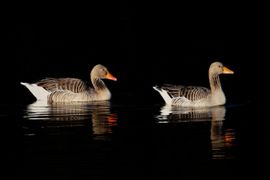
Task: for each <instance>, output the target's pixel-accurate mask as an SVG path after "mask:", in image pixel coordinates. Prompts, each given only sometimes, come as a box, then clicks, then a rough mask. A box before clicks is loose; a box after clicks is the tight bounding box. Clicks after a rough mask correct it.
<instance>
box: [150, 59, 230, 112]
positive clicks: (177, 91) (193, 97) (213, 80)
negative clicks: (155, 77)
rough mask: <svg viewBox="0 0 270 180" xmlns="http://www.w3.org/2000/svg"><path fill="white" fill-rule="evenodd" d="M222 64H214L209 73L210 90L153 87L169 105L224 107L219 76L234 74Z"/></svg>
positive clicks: (170, 85)
mask: <svg viewBox="0 0 270 180" xmlns="http://www.w3.org/2000/svg"><path fill="white" fill-rule="evenodd" d="M233 73H234V72H233V71H232V70H230V69H229V68H227V67H225V66H224V65H223V64H222V63H221V62H213V63H212V64H211V65H210V67H209V71H208V76H209V83H210V89H209V88H206V87H200V86H181V85H172V84H165V85H163V86H161V87H158V86H153V88H154V90H156V91H158V92H159V93H160V95H161V97H162V98H163V100H164V101H165V103H166V104H167V105H171V106H182V107H211V106H218V105H224V104H225V103H226V97H225V95H224V92H223V90H222V87H221V83H220V79H219V75H220V74H233Z"/></svg>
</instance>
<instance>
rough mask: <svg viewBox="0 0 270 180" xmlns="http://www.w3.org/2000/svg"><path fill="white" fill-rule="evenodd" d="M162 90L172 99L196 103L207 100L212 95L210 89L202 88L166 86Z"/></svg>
mask: <svg viewBox="0 0 270 180" xmlns="http://www.w3.org/2000/svg"><path fill="white" fill-rule="evenodd" d="M161 88H162V89H164V90H166V91H167V92H168V94H169V95H170V96H171V97H172V98H185V99H188V100H190V101H196V100H200V99H203V98H206V97H207V96H208V95H209V94H210V93H211V91H210V90H209V89H208V88H205V87H200V86H181V85H171V84H165V85H164V86H162V87H161Z"/></svg>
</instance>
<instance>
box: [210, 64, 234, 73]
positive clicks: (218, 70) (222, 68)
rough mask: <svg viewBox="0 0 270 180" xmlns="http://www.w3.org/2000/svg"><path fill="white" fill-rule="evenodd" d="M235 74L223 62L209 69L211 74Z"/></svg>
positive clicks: (212, 65)
mask: <svg viewBox="0 0 270 180" xmlns="http://www.w3.org/2000/svg"><path fill="white" fill-rule="evenodd" d="M233 73H234V72H233V71H232V70H230V69H229V68H227V67H225V66H224V65H223V64H222V63H221V62H213V63H212V64H211V65H210V68H209V74H233Z"/></svg>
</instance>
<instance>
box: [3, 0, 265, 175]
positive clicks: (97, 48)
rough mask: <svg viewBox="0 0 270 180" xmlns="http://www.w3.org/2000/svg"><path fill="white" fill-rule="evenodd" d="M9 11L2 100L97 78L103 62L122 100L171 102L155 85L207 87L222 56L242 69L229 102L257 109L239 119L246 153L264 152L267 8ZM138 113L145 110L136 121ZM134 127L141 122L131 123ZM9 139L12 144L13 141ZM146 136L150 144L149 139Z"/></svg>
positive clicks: (114, 6)
mask: <svg viewBox="0 0 270 180" xmlns="http://www.w3.org/2000/svg"><path fill="white" fill-rule="evenodd" d="M265 7H267V6H265ZM4 8H6V7H5V6H4ZM6 10H7V11H5V12H4V15H3V21H2V29H4V33H3V34H2V36H3V37H4V40H3V41H2V44H3V46H4V48H3V53H2V58H1V71H0V75H1V76H0V77H1V88H0V89H1V90H0V92H1V95H2V96H1V103H2V104H11V105H14V104H24V105H25V104H28V103H31V102H33V101H34V100H35V99H34V97H33V96H32V95H31V94H30V92H29V91H28V90H27V89H26V88H25V87H23V86H21V85H20V82H35V81H37V80H40V79H42V78H45V77H76V78H81V79H83V80H86V81H89V73H90V70H91V69H92V67H93V66H94V65H96V64H98V63H101V64H103V65H105V66H106V67H107V68H108V69H109V71H110V72H111V73H112V74H113V75H114V76H116V77H117V79H118V81H117V82H112V81H109V80H105V81H106V82H105V83H106V84H107V86H108V87H109V89H110V90H111V92H112V102H113V103H115V104H117V103H119V104H122V103H123V104H127V105H132V104H141V105H142V104H148V103H150V104H152V103H153V104H159V105H162V104H163V100H162V98H161V97H160V96H159V94H158V93H157V92H155V91H154V90H153V89H152V86H153V85H156V84H157V85H160V84H163V83H172V84H183V85H199V86H206V87H208V86H209V82H208V68H209V65H210V64H211V63H212V62H213V61H221V62H223V64H224V65H225V66H227V67H228V68H230V69H231V70H233V71H234V72H235V74H234V75H221V81H222V82H221V83H222V86H223V90H224V92H225V94H226V97H227V101H228V104H229V105H233V104H245V105H247V106H248V107H249V108H247V112H246V114H238V115H237V118H238V121H237V122H235V123H236V124H237V125H239V127H241V129H243V131H244V133H243V132H242V133H243V134H244V135H242V136H243V137H245V138H246V139H247V140H246V141H245V142H244V148H243V149H248V150H247V153H246V154H244V155H243V156H244V157H247V159H245V160H246V161H247V162H248V163H250V162H249V160H250V159H249V157H253V158H254V159H256V158H257V156H256V155H257V154H258V155H260V152H261V149H263V150H265V149H266V148H265V147H264V146H266V145H267V144H269V143H268V141H267V139H268V138H267V136H266V135H268V131H267V130H268V128H267V127H268V126H267V125H266V124H268V120H267V119H268V117H267V114H265V113H266V112H267V111H265V110H266V109H267V108H266V106H267V102H268V101H267V99H268V88H267V86H268V81H269V80H268V77H267V74H268V69H269V68H268V62H267V60H268V58H269V53H268V49H269V48H268V47H269V45H268V44H269V43H268V42H269V37H268V28H267V26H268V25H267V22H268V21H267V17H268V16H267V11H265V10H264V8H263V6H261V7H259V6H257V5H255V4H223V3H220V4H211V5H208V4H196V3H195V2H194V4H193V3H192V4H191V5H188V6H187V5H184V4H181V3H180V2H178V3H176V4H170V3H160V4H157V3H153V4H151V3H142V4H140V5H139V4H131V3H116V2H113V3H109V4H107V3H100V4H93V3H92V4H89V2H88V4H76V5H75V4H67V3H65V4H55V3H52V4H51V3H49V2H46V3H45V2H44V4H29V5H26V4H24V5H23V6H20V5H19V4H14V5H11V6H9V7H8V8H7V9H6ZM249 110H250V112H249ZM134 111H135V110H134ZM244 111H245V110H244ZM251 111H253V112H251ZM241 112H242V111H241ZM12 113H14V114H15V113H16V111H14V112H13V111H12ZM122 113H123V114H125V112H122ZM120 114H121V112H120ZM134 114H136V112H134ZM265 115H266V116H265ZM18 116H19V115H18ZM124 117H125V116H124ZM139 117H141V116H140V115H138V114H137V116H135V117H134V122H135V119H136V118H138V119H139ZM20 118H21V117H20ZM141 118H142V119H141V121H139V122H144V123H146V124H147V121H144V120H147V118H148V119H151V118H153V117H144V118H145V119H143V117H141ZM248 118H249V119H248ZM235 119H236V118H235ZM9 120H10V119H9ZM132 120H133V119H132ZM136 121H137V119H136ZM16 122H17V121H14V124H16ZM126 123H127V124H128V123H130V122H126ZM14 124H12V128H14V127H15V126H18V127H20V123H18V124H16V125H15V126H13V125H14ZM134 125H136V123H133V124H129V126H131V127H133V126H134ZM144 125H145V124H144ZM137 126H138V127H140V128H138V127H137V128H135V129H134V132H136V134H138V133H137V132H138V131H137V130H138V129H139V130H141V128H142V127H141V124H140V123H139V125H137ZM150 127H151V126H150ZM5 128H6V127H5V126H3V129H5ZM15 128H16V127H15ZM147 128H149V125H148V126H146V128H145V129H147ZM17 129H19V128H17ZM162 130H163V129H162ZM251 130H252V131H251ZM7 131H10V129H8V128H7ZM13 131H14V130H13ZM123 131H128V130H125V129H123ZM145 131H146V130H145ZM169 131H170V129H169V130H168V131H167V132H169ZM132 132H133V131H132ZM143 132H144V131H143ZM147 132H148V129H147ZM158 133H159V132H158ZM158 133H157V134H158ZM6 134H8V133H6ZM124 134H125V133H124ZM130 134H132V133H130ZM162 134H164V133H161V135H160V136H162ZM261 135H263V136H261ZM14 136H16V134H15V135H14ZM9 138H10V139H11V140H10V142H11V144H12V143H13V141H12V140H13V139H12V138H11V136H10V137H9ZM123 138H124V137H123ZM245 138H243V139H245ZM7 139H8V138H7ZM15 139H16V140H17V139H18V138H17V137H15ZM134 139H137V137H134ZM139 139H143V137H141V138H139ZM240 140H241V139H240ZM17 141H19V140H17ZM262 141H263V142H262ZM136 142H137V141H136ZM143 142H145V144H147V145H148V141H147V140H144V141H143ZM165 144H166V143H165ZM254 144H255V145H254ZM121 145H122V144H121ZM253 145H254V146H253ZM123 146H124V145H123ZM11 147H13V146H11ZM120 147H122V146H120ZM258 147H259V148H258ZM164 148H165V147H164ZM13 149H16V148H13ZM132 150H133V149H132ZM123 151H124V150H123ZM134 151H135V150H134ZM121 152H122V151H121ZM254 152H255V153H254ZM265 152H266V150H265ZM252 153H253V154H252ZM264 154H268V153H262V155H264ZM13 158H14V157H13ZM15 158H16V157H15ZM135 158H136V157H134V159H135ZM260 158H261V159H263V158H265V157H260ZM116 159H117V158H116ZM243 159H244V158H243ZM142 162H144V161H142ZM248 163H247V165H246V166H245V167H249V168H250V169H252V168H253V167H254V164H253V166H249V164H248ZM257 163H258V162H257ZM257 163H256V164H255V166H256V165H257ZM240 164H241V165H243V164H242V163H240ZM225 165H226V163H225ZM145 166H146V165H145ZM171 166H173V165H171ZM191 166H192V165H191ZM236 166H237V164H236V165H235V169H237V168H238V167H236ZM11 167H13V166H11ZM259 167H262V165H261V166H259ZM11 169H12V168H11ZM252 170H253V169H252ZM191 171H192V170H191ZM244 171H245V170H241V171H240V173H239V174H241V172H244ZM198 176H199V175H198Z"/></svg>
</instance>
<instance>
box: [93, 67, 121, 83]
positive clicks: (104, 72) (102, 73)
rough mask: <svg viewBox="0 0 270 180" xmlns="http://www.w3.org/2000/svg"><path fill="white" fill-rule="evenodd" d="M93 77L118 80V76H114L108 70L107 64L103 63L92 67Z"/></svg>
mask: <svg viewBox="0 0 270 180" xmlns="http://www.w3.org/2000/svg"><path fill="white" fill-rule="evenodd" d="M91 77H92V78H98V79H109V80H113V81H117V79H116V77H114V76H113V75H112V74H111V73H110V72H109V71H108V69H107V68H106V67H105V66H103V65H101V64H98V65H96V66H95V67H94V68H93V69H92V71H91Z"/></svg>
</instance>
